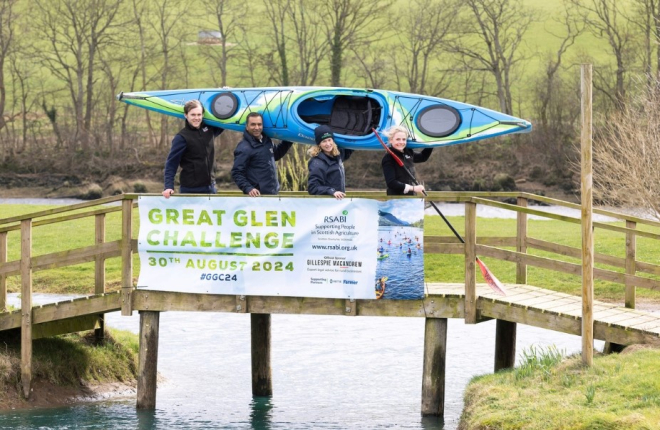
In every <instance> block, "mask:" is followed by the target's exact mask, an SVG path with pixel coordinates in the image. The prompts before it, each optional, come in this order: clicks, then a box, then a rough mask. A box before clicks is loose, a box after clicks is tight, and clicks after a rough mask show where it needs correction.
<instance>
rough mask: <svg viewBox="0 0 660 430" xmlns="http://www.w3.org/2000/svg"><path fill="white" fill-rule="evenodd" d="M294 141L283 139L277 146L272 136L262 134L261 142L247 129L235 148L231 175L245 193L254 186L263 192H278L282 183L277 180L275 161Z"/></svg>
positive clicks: (282, 155)
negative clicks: (271, 138)
mask: <svg viewBox="0 0 660 430" xmlns="http://www.w3.org/2000/svg"><path fill="white" fill-rule="evenodd" d="M291 145H293V143H292V142H288V141H284V140H283V141H282V143H280V144H279V145H277V146H275V145H274V144H273V141H272V140H270V137H268V136H266V135H265V134H264V135H262V138H261V142H259V141H258V140H257V139H255V138H254V136H252V135H251V134H249V133H248V132H247V131H245V132H243V139H242V140H241V141H240V142H238V146H236V149H235V150H234V167H232V169H231V177H232V178H233V179H234V182H236V185H238V188H240V189H241V190H242V191H243V193H245V194H248V193H249V192H250V191H251V190H252V189H253V188H256V189H257V190H259V192H260V193H261V194H277V193H278V192H279V190H280V183H279V182H278V180H277V169H276V167H275V161H277V160H279V159H280V158H282V157H284V155H285V154H286V153H287V151H288V150H289V148H291Z"/></svg>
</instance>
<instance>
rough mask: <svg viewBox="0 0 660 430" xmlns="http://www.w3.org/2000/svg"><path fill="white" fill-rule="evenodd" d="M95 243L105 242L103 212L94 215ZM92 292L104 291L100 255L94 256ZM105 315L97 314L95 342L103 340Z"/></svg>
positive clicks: (103, 263)
mask: <svg viewBox="0 0 660 430" xmlns="http://www.w3.org/2000/svg"><path fill="white" fill-rule="evenodd" d="M95 224H96V228H95V236H96V237H95V243H96V244H97V245H101V244H102V243H104V242H105V214H98V215H96V217H95ZM94 263H95V265H94V294H103V293H105V258H104V257H103V256H102V255H98V254H97V255H96V256H95V257H94ZM104 333H105V315H104V314H101V315H99V328H97V329H96V330H94V338H95V339H96V343H100V342H103V339H104V337H105V335H104Z"/></svg>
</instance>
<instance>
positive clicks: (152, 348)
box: [137, 311, 160, 409]
mask: <svg viewBox="0 0 660 430" xmlns="http://www.w3.org/2000/svg"><path fill="white" fill-rule="evenodd" d="M159 322H160V312H151V311H140V351H139V353H138V360H139V361H138V383H137V408H138V409H156V387H157V376H158V331H159Z"/></svg>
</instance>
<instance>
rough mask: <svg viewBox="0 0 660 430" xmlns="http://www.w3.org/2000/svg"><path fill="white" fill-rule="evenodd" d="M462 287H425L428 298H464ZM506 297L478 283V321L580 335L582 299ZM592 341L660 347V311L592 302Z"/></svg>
mask: <svg viewBox="0 0 660 430" xmlns="http://www.w3.org/2000/svg"><path fill="white" fill-rule="evenodd" d="M464 289H465V286H464V285H463V284H436V283H433V284H427V291H428V296H429V297H435V296H441V297H443V298H445V297H446V298H450V297H451V298H460V299H464V297H465V293H464ZM506 292H507V295H506V296H500V295H498V294H496V293H494V292H493V291H492V290H491V289H490V288H489V287H488V286H487V285H486V284H477V311H478V313H479V317H480V319H481V320H487V319H501V320H505V321H511V322H516V323H521V324H527V325H532V326H536V327H541V328H545V329H549V330H554V331H560V332H563V333H569V334H575V335H578V336H579V335H580V334H581V331H582V328H581V324H582V299H581V297H578V296H573V295H570V294H565V293H560V292H557V291H551V290H545V289H543V288H538V287H533V286H531V285H517V284H509V285H506ZM593 312H594V338H595V339H601V340H605V341H609V342H612V343H618V344H621V345H629V344H633V343H649V344H654V345H660V312H659V313H652V312H644V311H640V310H637V309H628V308H624V307H621V306H617V305H614V304H610V303H605V302H600V301H597V300H594V303H593Z"/></svg>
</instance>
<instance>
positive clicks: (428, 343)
mask: <svg viewBox="0 0 660 430" xmlns="http://www.w3.org/2000/svg"><path fill="white" fill-rule="evenodd" d="M446 361H447V318H426V320H425V325H424V368H423V370H422V415H423V416H429V415H430V416H438V417H442V416H444V414H445V365H446Z"/></svg>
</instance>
